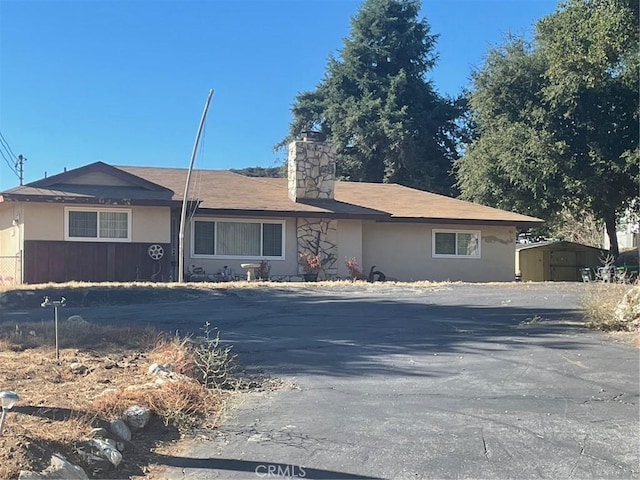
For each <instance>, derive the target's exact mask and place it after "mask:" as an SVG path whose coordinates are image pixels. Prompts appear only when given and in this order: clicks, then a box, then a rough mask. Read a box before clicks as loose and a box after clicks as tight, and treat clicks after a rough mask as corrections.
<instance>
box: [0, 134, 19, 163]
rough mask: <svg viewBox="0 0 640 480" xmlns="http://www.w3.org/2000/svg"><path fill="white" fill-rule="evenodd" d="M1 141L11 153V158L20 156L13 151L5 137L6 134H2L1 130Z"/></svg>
mask: <svg viewBox="0 0 640 480" xmlns="http://www.w3.org/2000/svg"><path fill="white" fill-rule="evenodd" d="M0 142H1V143H2V145H3V146H4V147H5V148H6V149H7V152H9V155H11V158H18V156H17V155H16V154H15V153H13V150H11V147H10V146H9V142H7V139H6V138H4V135H2V132H1V131H0Z"/></svg>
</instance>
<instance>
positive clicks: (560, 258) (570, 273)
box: [516, 241, 608, 282]
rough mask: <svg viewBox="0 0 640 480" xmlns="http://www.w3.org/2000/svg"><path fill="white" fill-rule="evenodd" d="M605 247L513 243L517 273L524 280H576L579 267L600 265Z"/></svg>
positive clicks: (573, 244) (550, 243)
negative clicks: (514, 244) (514, 245)
mask: <svg viewBox="0 0 640 480" xmlns="http://www.w3.org/2000/svg"><path fill="white" fill-rule="evenodd" d="M607 253H608V252H607V251H606V250H602V249H600V248H595V247H590V246H588V245H582V244H580V243H574V242H564V241H552V242H542V243H529V244H526V243H525V244H518V245H516V276H520V279H521V280H522V281H523V282H547V281H551V282H578V281H581V277H580V269H581V268H593V269H596V268H597V267H599V266H601V265H602V262H601V259H602V258H604V257H605V256H606V255H607Z"/></svg>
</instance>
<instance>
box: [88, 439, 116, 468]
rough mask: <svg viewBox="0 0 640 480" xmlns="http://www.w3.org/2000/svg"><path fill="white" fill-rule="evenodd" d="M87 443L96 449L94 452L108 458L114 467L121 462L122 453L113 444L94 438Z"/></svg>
mask: <svg viewBox="0 0 640 480" xmlns="http://www.w3.org/2000/svg"><path fill="white" fill-rule="evenodd" d="M89 445H91V446H92V447H93V448H94V449H95V450H96V453H97V454H98V455H99V456H100V457H102V458H104V459H106V460H108V461H109V463H111V465H113V466H114V467H117V466H118V465H120V463H121V462H122V454H121V453H120V452H119V451H118V449H117V448H116V447H115V446H114V445H111V443H109V442H107V441H106V440H103V439H101V438H94V439H92V440H90V441H89Z"/></svg>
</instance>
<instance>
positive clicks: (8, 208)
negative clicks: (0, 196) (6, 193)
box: [0, 202, 24, 284]
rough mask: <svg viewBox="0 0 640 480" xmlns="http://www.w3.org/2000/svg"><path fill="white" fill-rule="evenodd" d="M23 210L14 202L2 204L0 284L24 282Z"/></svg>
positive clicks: (0, 205)
mask: <svg viewBox="0 0 640 480" xmlns="http://www.w3.org/2000/svg"><path fill="white" fill-rule="evenodd" d="M22 218H23V209H22V206H21V205H19V204H16V203H13V202H3V203H1V204H0V283H2V284H6V283H14V284H15V283H21V282H22V262H21V259H22V249H23V241H22V240H23V238H24V236H23V224H22Z"/></svg>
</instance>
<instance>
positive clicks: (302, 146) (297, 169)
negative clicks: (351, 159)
mask: <svg viewBox="0 0 640 480" xmlns="http://www.w3.org/2000/svg"><path fill="white" fill-rule="evenodd" d="M288 179H289V198H290V199H291V200H293V201H294V202H295V201H297V200H302V199H310V200H333V194H334V188H335V182H336V148H335V147H334V146H333V145H331V144H329V143H324V142H315V141H306V140H301V141H295V142H291V143H290V144H289V159H288Z"/></svg>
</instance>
